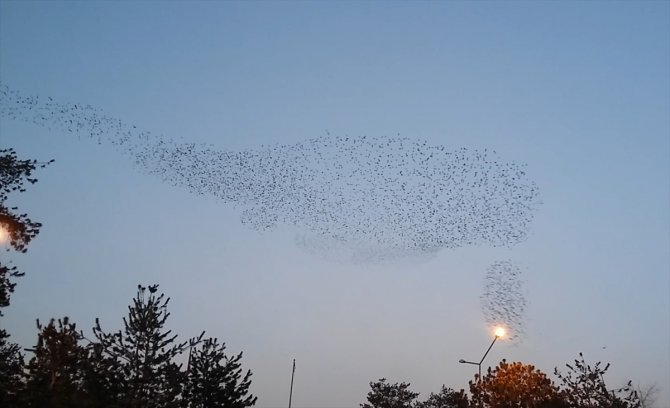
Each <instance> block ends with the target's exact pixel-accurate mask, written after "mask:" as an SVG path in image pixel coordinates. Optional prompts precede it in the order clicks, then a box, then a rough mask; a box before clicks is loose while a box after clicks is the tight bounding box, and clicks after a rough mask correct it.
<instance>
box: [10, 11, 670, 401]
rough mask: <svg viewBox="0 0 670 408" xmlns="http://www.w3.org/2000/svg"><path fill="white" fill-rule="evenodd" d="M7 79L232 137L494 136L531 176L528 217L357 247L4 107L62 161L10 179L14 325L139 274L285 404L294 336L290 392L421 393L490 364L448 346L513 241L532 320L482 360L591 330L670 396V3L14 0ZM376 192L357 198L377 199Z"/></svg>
mask: <svg viewBox="0 0 670 408" xmlns="http://www.w3.org/2000/svg"><path fill="white" fill-rule="evenodd" d="M0 81H1V82H2V84H1V86H3V87H6V88H7V89H10V90H12V91H15V92H19V93H20V94H21V95H23V96H36V97H39V98H41V100H49V99H48V98H52V99H53V100H54V101H57V102H58V103H62V104H77V105H84V106H85V105H91V106H92V107H94V108H95V109H98V110H100V111H102V112H104V114H105V115H107V116H108V117H112V118H116V119H118V120H119V121H120V123H122V124H123V126H130V127H131V128H132V129H141V130H142V131H150V132H151V133H152V134H154V135H158V136H157V137H164V138H166V139H171V140H175V141H178V143H183V144H187V143H193V144H195V145H196V146H208V148H209V149H212V150H214V151H217V152H238V151H243V150H245V151H250V152H258V151H260V150H263V149H270V150H271V149H273V148H276V147H277V146H303V145H304V144H309V142H307V141H309V140H313V139H315V138H326V139H327V140H335V139H328V138H346V137H351V138H353V139H356V138H361V137H363V136H366V137H368V138H371V139H374V140H390V139H389V138H391V139H392V140H397V139H393V138H405V139H403V140H408V141H409V142H408V143H413V142H417V143H423V142H425V143H426V144H427V145H428V146H433V147H444V149H446V150H448V151H457V150H458V149H461V148H467V149H470V150H469V151H483V150H484V149H487V151H495V152H496V153H495V154H496V157H497V158H498V159H499V161H500V162H504V163H515V164H518V165H520V166H525V167H524V172H525V173H524V174H525V177H527V178H528V180H530V181H531V182H532V183H534V185H535V186H537V192H538V194H537V197H535V198H534V200H533V203H532V206H531V207H532V208H531V207H529V213H528V214H530V215H529V217H530V218H529V222H528V224H527V225H526V226H525V227H527V229H526V230H525V235H524V236H523V239H519V242H514V243H510V244H509V245H488V244H487V243H486V242H481V241H477V242H472V243H463V242H458V245H448V244H445V241H444V240H441V241H439V245H436V246H435V247H431V250H430V251H428V250H425V251H424V250H423V249H422V250H420V251H418V252H415V253H412V254H410V255H408V254H405V253H403V252H402V251H397V247H394V246H389V247H388V248H383V249H384V250H385V251H386V252H384V251H382V255H380V256H375V257H370V258H369V259H361V257H357V256H354V257H353V258H355V259H352V256H349V255H350V254H349V255H347V253H346V251H347V250H352V247H354V246H355V247H356V249H357V250H358V249H360V248H359V245H360V244H363V246H365V245H366V244H367V242H364V241H365V239H366V237H369V236H372V233H373V232H374V233H380V234H382V235H383V234H387V235H384V236H385V237H391V238H389V239H391V240H392V239H395V238H397V237H399V236H400V235H398V236H396V235H393V234H396V233H397V232H398V231H397V230H398V228H394V226H393V225H390V224H389V225H382V223H378V224H374V225H368V227H369V231H372V232H370V235H369V236H368V235H365V234H363V235H357V236H356V237H357V238H356V240H352V241H350V242H348V243H349V244H351V246H352V247H347V248H344V249H343V248H341V247H337V245H334V244H333V241H332V238H333V236H328V235H327V234H325V236H322V235H323V234H324V233H323V230H317V229H315V226H314V224H313V223H312V224H310V223H308V222H305V223H304V225H303V224H301V223H300V222H297V221H296V222H294V223H293V224H291V223H281V222H280V223H278V224H277V226H276V227H275V228H271V229H268V230H267V231H259V230H258V229H254V228H251V227H250V225H249V223H248V222H242V221H244V220H245V219H247V220H248V218H245V217H247V215H245V214H246V213H245V212H244V210H245V209H246V208H245V206H244V204H241V203H237V204H236V203H235V202H231V201H230V200H228V201H227V200H223V199H221V198H220V197H218V196H217V195H216V194H208V193H203V192H202V191H194V190H193V189H189V188H187V186H185V185H184V183H181V184H180V183H176V185H175V183H170V182H166V181H165V180H164V177H161V176H159V175H156V174H152V171H151V169H148V168H147V166H146V165H144V166H143V165H142V164H138V163H136V158H137V157H135V156H133V153H132V152H131V153H130V154H129V153H128V152H124V151H122V150H121V149H119V148H117V147H116V146H115V145H114V144H113V143H110V142H109V140H110V138H111V136H109V135H107V134H103V135H101V136H99V137H96V138H93V139H92V138H90V137H89V135H88V134H81V133H77V132H69V131H66V130H64V129H62V128H58V127H55V126H52V127H51V129H50V128H49V126H48V123H46V124H45V123H37V124H36V123H32V122H31V121H26V120H23V119H22V118H21V117H19V118H16V119H14V118H12V117H10V115H7V114H5V115H1V116H0V148H14V149H15V150H16V151H17V153H18V155H19V156H20V157H22V158H26V159H28V158H31V159H38V160H41V161H47V160H50V159H54V160H55V162H54V163H53V164H51V165H50V166H48V167H47V168H45V169H42V170H40V171H39V172H38V173H37V177H38V178H39V182H38V183H37V184H35V185H32V186H30V187H29V190H28V191H27V192H25V193H22V194H19V195H15V196H13V197H11V204H15V205H18V206H19V208H20V209H21V210H22V212H26V213H28V214H29V215H30V216H31V218H33V219H34V220H37V221H40V222H42V223H43V227H42V230H41V232H40V235H39V236H38V238H36V239H35V240H34V241H33V242H32V243H31V245H30V248H29V250H28V252H27V253H26V254H16V253H13V252H5V251H2V253H0V257H1V258H2V260H3V261H5V260H11V261H13V262H14V263H15V264H16V265H18V266H19V267H20V269H21V270H22V271H24V272H26V276H25V277H23V278H21V279H19V280H18V286H17V290H16V292H15V294H14V295H13V297H12V304H11V306H10V307H9V308H7V309H6V310H5V311H4V313H5V316H4V317H3V318H2V320H1V321H0V322H1V324H2V325H3V327H5V328H6V329H7V330H8V332H9V333H11V334H12V338H13V340H14V341H16V342H19V343H20V344H21V345H23V346H24V347H29V346H32V345H34V343H35V341H36V338H37V331H36V328H35V319H36V318H39V319H40V320H42V321H44V320H48V319H49V318H51V317H62V316H69V317H70V319H71V320H73V321H75V322H76V323H77V326H78V327H79V328H81V329H83V330H84V333H85V334H87V335H90V334H91V330H90V329H91V327H92V326H93V325H94V321H95V318H96V317H99V318H100V320H101V324H102V326H103V327H105V328H107V329H110V330H112V329H118V328H121V326H122V321H121V318H122V316H123V315H124V314H125V313H126V312H127V308H126V306H127V305H128V304H129V303H130V302H131V299H132V297H133V296H134V295H135V290H136V287H137V284H138V283H142V284H152V283H158V284H160V290H161V291H162V292H165V293H166V294H167V295H168V296H170V297H171V298H172V299H171V302H170V312H171V313H172V314H171V317H170V321H169V326H170V327H169V328H171V329H172V330H173V331H174V332H176V333H178V334H179V335H180V338H182V339H184V340H186V339H187V338H189V337H191V336H195V335H197V334H199V333H200V332H201V331H202V330H206V332H207V334H208V335H211V336H215V337H218V338H219V339H220V340H222V341H224V342H226V344H227V348H228V351H229V352H231V353H238V352H239V351H243V352H244V357H243V359H242V362H243V367H244V368H245V369H251V370H252V372H253V377H252V386H251V391H252V392H253V393H254V394H255V395H257V396H258V397H259V399H258V403H257V406H258V407H259V408H279V407H284V406H286V405H287V403H288V397H289V383H290V379H291V363H292V360H293V359H296V366H297V368H296V373H295V384H294V389H293V401H292V402H293V407H295V408H345V407H356V406H358V404H360V403H362V402H364V401H365V396H366V394H367V392H368V390H369V384H368V383H369V382H370V381H374V380H377V379H379V378H382V377H386V378H388V379H389V380H390V381H391V382H400V381H406V382H410V383H411V384H412V389H413V390H415V391H417V392H420V393H421V397H420V398H422V399H423V398H426V397H427V396H428V395H429V393H430V392H437V391H439V389H440V386H441V385H443V384H444V385H446V386H448V387H452V388H456V389H460V388H467V382H468V380H470V379H472V377H473V374H474V373H475V371H476V367H474V366H469V365H463V364H459V363H458V360H459V359H461V358H464V359H467V360H478V359H479V358H480V357H481V355H482V354H483V352H484V351H485V350H486V348H487V347H488V345H489V344H490V342H491V339H492V336H493V335H492V332H491V329H492V328H491V327H490V324H488V322H487V318H486V313H484V312H485V311H484V310H482V294H483V291H484V290H485V276H486V274H487V270H490V268H491V266H492V265H496V264H497V263H500V262H503V263H505V264H510V265H514V266H515V268H518V271H520V276H522V277H523V279H522V283H523V285H522V287H521V290H520V295H519V296H522V297H523V298H524V300H525V302H526V307H525V310H524V313H523V319H522V320H521V321H520V323H519V325H520V326H522V327H523V329H524V330H523V333H521V332H519V333H515V335H516V336H517V338H516V339H515V340H514V341H500V342H498V343H496V345H495V346H494V347H493V349H492V350H491V353H490V354H489V356H488V357H487V360H486V364H485V366H489V365H491V366H494V365H495V364H497V363H498V362H499V361H500V360H501V359H503V358H505V359H507V360H508V361H522V362H524V363H530V364H534V365H535V366H536V367H538V368H539V369H541V370H543V371H544V372H546V373H548V374H550V373H553V370H554V367H559V369H560V368H561V367H564V364H565V363H568V362H571V361H572V360H573V359H574V358H576V357H577V356H578V353H579V352H583V353H584V356H585V358H586V360H587V361H589V362H596V361H603V362H610V363H611V364H612V367H611V368H610V371H609V372H608V376H607V377H606V381H607V383H608V385H610V386H612V387H615V386H621V385H623V384H624V383H625V382H626V381H627V380H628V379H630V380H632V381H633V383H634V384H636V385H639V386H641V387H643V388H645V387H648V386H650V385H652V384H656V385H657V386H658V387H659V388H660V390H661V391H660V393H659V394H658V406H659V407H670V386H668V384H670V2H667V1H646V2H645V1H639V2H633V1H630V2H625V1H620V2H597V1H591V2H577V1H572V2H568V1H554V2H550V1H545V2H512V1H506V2H497V1H496V2H487V1H478V2H456V1H454V2H288V1H287V2H204V1H203V2H154V1H150V2H102V1H100V2H83V1H82V2H78V1H64V2H61V1H44V2H40V1H30V2H19V1H5V0H3V1H0ZM8 101H9V99H8V98H5V99H4V100H0V104H1V103H4V104H7V103H8ZM4 112H7V111H6V110H5V111H4ZM138 132H139V131H138ZM131 136H133V137H135V136H136V134H133V135H131ZM324 140H325V139H324ZM356 140H358V139H356ZM299 144H300V145H299ZM391 144H393V143H391ZM273 146H274V147H273ZM315 157H316V156H315ZM338 160H340V157H339V156H338V157H337V160H335V161H334V162H327V161H318V160H316V161H314V162H313V163H312V166H314V167H312V168H311V169H312V170H315V169H316V170H318V171H317V172H316V173H315V174H317V175H318V174H322V172H323V174H331V173H332V172H333V171H334V170H333V166H336V165H337V161H338ZM154 164H155V163H154ZM210 164H211V163H210ZM160 165H161V166H164V168H163V170H162V171H164V172H167V173H170V172H172V171H175V170H174V169H173V168H172V167H171V166H172V164H171V163H162V164H160ZM348 165H350V166H354V164H351V163H349V164H348ZM319 166H322V168H319ZM370 169H371V168H369V167H366V168H364V169H361V172H363V173H365V172H368V171H369V170H370ZM153 170H154V172H153V173H155V172H156V171H155V170H156V168H153ZM329 172H330V173H329ZM170 174H171V173H170ZM212 177H214V176H212ZM277 177H281V175H280V174H277ZM190 180H191V179H188V180H187V182H186V183H187V184H188V182H190ZM211 182H212V183H213V184H214V185H216V186H219V184H218V183H219V182H221V181H220V180H217V179H212V180H211ZM331 182H332V180H330V179H323V180H322V179H319V178H318V177H317V176H315V179H314V183H315V185H318V186H320V187H321V188H323V189H324V191H326V190H328V189H329V188H330V186H331ZM344 182H345V183H346V180H345V181H344ZM398 182H399V183H400V182H402V180H400V181H398ZM379 183H382V181H379ZM343 185H346V184H343ZM335 187H337V186H335ZM335 187H333V188H335ZM377 187H379V186H377ZM391 187H393V186H391ZM217 188H218V187H217ZM375 194H376V193H375ZM375 194H372V193H371V194H370V195H369V196H368V198H369V197H374V198H376V197H377V196H376V195H375ZM264 197H265V196H264ZM343 197H344V200H345V201H346V199H347V197H348V198H349V199H351V200H352V201H353V203H350V204H351V205H352V206H355V205H356V204H357V203H358V201H357V200H359V199H354V198H352V197H354V194H353V193H352V195H350V196H347V194H346V192H345V193H344V196H343ZM381 199H384V197H382V198H381ZM362 200H363V201H362V202H363V204H361V206H362V207H361V208H359V209H358V210H360V212H357V213H356V214H363V215H369V214H370V212H371V211H377V210H379V209H378V208H377V209H375V208H372V209H371V208H369V206H370V203H371V202H373V201H372V199H370V201H367V200H366V199H362ZM415 204H416V202H406V201H402V200H401V201H400V203H399V204H397V205H398V206H399V207H398V208H399V209H400V210H403V209H406V210H407V214H410V215H412V214H414V215H416V214H419V213H420V212H421V211H422V209H423V208H424V207H421V206H419V207H416V206H414V205H415ZM274 205H277V206H278V205H279V204H277V202H276V203H275V204H274ZM282 205H285V207H282V211H285V212H284V213H281V212H280V213H279V214H280V216H281V215H282V214H289V213H290V214H299V213H300V211H302V207H299V205H302V204H300V203H292V202H290V201H289V202H288V203H286V204H282ZM292 205H293V206H294V207H295V208H293V209H291V206H292ZM410 205H411V206H412V209H413V210H412V211H414V212H411V211H410V210H409V207H410ZM365 206H367V207H365ZM403 206H407V207H406V208H405V207H403ZM298 207H299V208H298ZM273 208H274V207H273ZM296 208H297V209H296ZM310 208H312V207H310ZM329 208H330V207H329ZM338 208H340V207H338ZM347 208H349V207H347ZM351 208H353V207H351ZM356 208H358V207H356ZM380 208H381V207H380ZM416 208H418V210H417V209H416ZM358 210H357V211H358ZM286 211H288V212H286ZM291 211H292V212H291ZM344 214H345V215H346V214H347V213H346V212H345V213H344ZM252 215H253V214H252ZM307 215H308V214H306V216H307ZM414 215H412V216H414ZM448 216H450V215H448ZM287 217H288V215H287ZM352 217H354V219H355V221H356V222H358V220H360V218H356V217H359V215H355V216H352ZM361 217H362V216H361ZM363 219H364V220H369V218H363ZM416 219H417V220H418V219H422V220H423V219H424V218H422V216H421V215H417V218H416ZM425 219H428V218H425ZM447 219H448V218H447ZM346 221H347V220H346V219H343V220H342V222H346ZM352 222H353V221H352ZM408 225H411V226H412V231H409V232H412V233H413V232H416V231H424V232H422V233H421V234H417V235H416V236H415V235H412V234H409V233H408V234H407V235H402V236H403V240H402V241H398V242H402V243H403V244H407V242H410V243H411V241H409V240H411V239H417V238H416V237H420V236H423V237H426V235H425V234H426V233H425V231H429V230H430V231H433V230H436V231H439V229H440V226H439V225H435V224H434V223H433V222H424V224H421V222H419V221H412V223H411V224H408ZM342 228H343V229H342V231H345V233H346V231H348V230H347V229H346V228H348V227H342ZM320 234H321V235H320ZM422 234H423V235H422ZM345 235H346V234H345ZM408 236H409V237H410V238H407V237H408ZM320 238H323V240H320ZM345 238H346V237H345ZM397 239H398V240H400V238H397ZM426 239H427V240H428V238H426ZM393 242H396V241H393ZM427 242H428V243H429V244H434V243H435V242H437V240H436V241H429V240H428V241H427ZM306 243H307V244H306ZM310 245H311V246H310ZM315 248H316V249H315ZM365 248H367V247H365ZM365 248H364V249H361V251H365V250H367V249H365ZM343 251H344V252H345V253H344V254H343ZM359 255H360V254H359ZM363 258H365V257H363ZM510 327H514V325H513V324H511V323H510Z"/></svg>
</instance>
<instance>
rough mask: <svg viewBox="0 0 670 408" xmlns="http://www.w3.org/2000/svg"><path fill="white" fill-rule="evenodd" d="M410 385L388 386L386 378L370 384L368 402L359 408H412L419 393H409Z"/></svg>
mask: <svg viewBox="0 0 670 408" xmlns="http://www.w3.org/2000/svg"><path fill="white" fill-rule="evenodd" d="M409 386H410V384H408V383H404V382H403V383H395V384H389V383H387V382H386V378H382V379H380V380H379V381H377V382H370V388H372V390H371V391H370V392H368V402H367V403H364V404H361V408H412V407H413V406H414V400H415V399H416V397H418V396H419V393H416V392H413V391H410V389H409Z"/></svg>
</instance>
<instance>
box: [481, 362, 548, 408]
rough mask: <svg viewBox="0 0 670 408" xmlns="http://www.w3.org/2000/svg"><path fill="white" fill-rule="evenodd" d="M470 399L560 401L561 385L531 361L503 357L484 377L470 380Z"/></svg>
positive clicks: (494, 404) (504, 403) (498, 407)
mask: <svg viewBox="0 0 670 408" xmlns="http://www.w3.org/2000/svg"><path fill="white" fill-rule="evenodd" d="M470 392H471V394H472V398H471V400H472V401H473V402H475V403H477V404H478V405H480V406H483V407H490V408H511V407H524V408H534V407H547V406H554V405H555V404H558V403H559V402H560V401H561V394H560V392H559V389H558V387H557V386H556V385H554V383H553V382H552V381H551V380H550V379H549V378H548V377H547V375H546V374H544V373H543V372H542V371H540V370H538V369H536V368H535V367H534V366H532V365H528V364H523V363H519V362H514V363H507V362H506V361H505V360H503V361H501V362H500V364H498V366H497V367H495V368H494V369H491V368H489V369H488V372H487V373H486V375H485V376H484V377H483V378H481V380H479V379H476V380H475V381H470Z"/></svg>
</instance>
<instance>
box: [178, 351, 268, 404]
mask: <svg viewBox="0 0 670 408" xmlns="http://www.w3.org/2000/svg"><path fill="white" fill-rule="evenodd" d="M225 349H226V345H225V343H219V342H218V340H217V339H215V338H209V339H206V340H204V341H203V342H201V343H200V344H199V345H197V346H195V347H194V348H193V349H192V350H191V354H190V356H189V363H188V369H187V373H186V375H187V377H188V378H187V380H186V387H185V390H184V397H185V398H184V399H185V401H187V402H188V403H187V404H185V405H184V407H185V408H216V407H221V408H246V407H251V406H253V405H254V404H255V403H256V400H257V397H255V396H253V395H251V394H249V386H250V385H251V371H249V370H247V372H246V374H245V375H244V376H242V368H241V366H242V364H241V363H240V360H241V359H242V353H240V354H238V355H236V356H232V357H228V356H226V354H225Z"/></svg>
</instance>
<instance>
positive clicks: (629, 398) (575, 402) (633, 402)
mask: <svg viewBox="0 0 670 408" xmlns="http://www.w3.org/2000/svg"><path fill="white" fill-rule="evenodd" d="M565 366H566V367H567V368H568V372H567V374H563V373H561V372H560V371H558V369H555V370H554V373H555V374H556V376H557V377H558V378H559V379H560V380H561V382H562V385H563V387H562V388H563V393H564V395H565V398H566V400H567V401H568V403H569V404H570V406H571V407H575V408H639V407H640V406H641V405H642V404H641V401H640V398H639V396H638V394H637V391H636V390H635V389H634V388H633V385H632V382H631V381H628V383H627V384H626V385H625V386H623V387H621V388H618V389H613V390H609V389H608V388H607V385H606V384H605V379H604V375H605V373H607V370H608V369H609V367H610V365H609V363H608V364H607V365H606V366H605V367H601V366H600V362H597V363H596V364H595V365H593V366H591V365H589V364H587V363H586V361H584V355H583V354H582V353H579V359H575V362H574V364H572V365H570V364H566V365H565Z"/></svg>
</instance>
